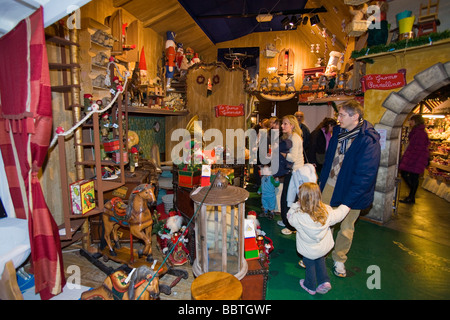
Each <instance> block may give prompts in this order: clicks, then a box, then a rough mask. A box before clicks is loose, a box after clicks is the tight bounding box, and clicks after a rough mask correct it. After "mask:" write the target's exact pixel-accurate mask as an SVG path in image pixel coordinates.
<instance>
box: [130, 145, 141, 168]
mask: <svg viewBox="0 0 450 320" xmlns="http://www.w3.org/2000/svg"><path fill="white" fill-rule="evenodd" d="M138 165H139V151H138V149H137V148H136V147H132V148H131V150H130V172H134V171H135V169H136V167H137V166H138Z"/></svg>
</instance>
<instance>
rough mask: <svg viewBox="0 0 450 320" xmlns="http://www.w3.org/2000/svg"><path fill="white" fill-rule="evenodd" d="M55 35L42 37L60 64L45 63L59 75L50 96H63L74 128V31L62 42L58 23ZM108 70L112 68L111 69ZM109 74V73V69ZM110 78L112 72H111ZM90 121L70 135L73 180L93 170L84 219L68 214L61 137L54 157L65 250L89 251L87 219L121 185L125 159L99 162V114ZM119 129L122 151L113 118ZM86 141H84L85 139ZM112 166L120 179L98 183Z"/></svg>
mask: <svg viewBox="0 0 450 320" xmlns="http://www.w3.org/2000/svg"><path fill="white" fill-rule="evenodd" d="M55 30H56V35H46V41H47V42H52V43H55V44H56V45H58V46H59V47H60V58H61V62H60V63H51V62H50V63H49V69H50V70H57V71H61V79H62V84H61V85H56V86H52V88H51V90H52V92H60V93H63V95H64V96H63V99H64V108H65V110H72V113H73V122H74V124H76V123H79V122H80V120H81V119H82V117H81V110H82V105H81V104H80V101H81V99H80V65H79V64H78V50H79V44H78V43H77V42H78V36H77V30H76V29H71V30H69V31H68V34H69V36H70V40H67V39H66V34H67V30H65V27H64V25H63V24H62V23H57V24H55ZM67 47H68V49H69V52H70V56H69V58H70V60H69V59H68V58H67V54H66V49H67ZM111 69H112V68H111ZM67 70H69V73H70V77H71V81H69V79H68V75H67ZM112 70H113V69H112ZM112 75H114V72H112ZM122 99H123V97H122V94H120V95H119V97H118V99H117V102H116V106H115V107H113V108H112V110H113V112H114V113H115V111H116V110H117V109H118V110H122V109H123V108H122ZM126 109H127V108H125V110H126ZM91 120H92V121H89V124H83V125H82V126H80V127H78V128H77V129H76V130H75V133H74V146H75V153H76V159H77V160H76V162H75V167H76V171H77V174H76V177H77V180H83V179H85V172H86V170H85V168H86V167H93V170H94V173H95V176H94V177H89V178H92V179H94V186H95V191H96V199H95V200H96V207H95V208H94V209H92V210H90V211H89V212H87V213H86V214H84V215H81V214H72V208H71V198H70V194H69V188H70V187H69V186H70V183H69V179H68V171H67V164H66V150H65V136H63V135H60V136H58V154H59V163H60V178H61V193H62V210H63V214H64V222H63V223H62V224H61V225H60V226H59V227H58V228H59V229H60V231H62V230H63V232H60V233H61V234H60V240H61V247H66V246H68V245H70V244H72V243H74V242H76V241H78V240H80V239H81V240H82V246H83V249H85V250H88V249H89V247H90V235H89V217H91V216H94V215H98V214H100V213H102V212H103V210H104V198H103V194H104V192H107V191H110V190H114V189H116V188H118V187H120V186H122V185H124V184H125V174H124V172H125V170H124V166H125V159H124V156H123V153H122V152H121V155H120V163H119V164H117V163H114V162H113V161H105V160H101V151H100V150H101V141H100V125H99V113H96V112H95V113H93V115H92V117H91ZM115 121H117V122H116V123H117V125H118V128H119V130H118V131H119V136H118V140H119V148H120V150H124V139H123V137H124V134H125V133H124V130H123V128H122V117H117V118H115ZM85 128H90V129H92V132H93V136H91V135H88V136H89V137H90V139H88V140H89V141H83V129H85ZM85 140H87V139H85ZM86 148H90V149H93V154H94V157H93V159H92V160H89V159H86V158H85V152H84V151H85V149H86ZM104 165H108V166H111V165H114V166H117V165H119V166H120V178H119V179H117V180H116V181H104V180H102V166H104Z"/></svg>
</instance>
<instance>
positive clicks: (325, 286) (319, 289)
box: [316, 282, 331, 294]
mask: <svg viewBox="0 0 450 320" xmlns="http://www.w3.org/2000/svg"><path fill="white" fill-rule="evenodd" d="M330 289H331V284H330V283H329V282H324V283H322V284H320V285H319V286H318V287H317V288H316V292H317V293H320V294H325V293H327V292H328V291H330Z"/></svg>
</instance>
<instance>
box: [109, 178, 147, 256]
mask: <svg viewBox="0 0 450 320" xmlns="http://www.w3.org/2000/svg"><path fill="white" fill-rule="evenodd" d="M148 202H150V205H151V206H153V205H155V204H156V195H155V185H153V184H141V185H138V186H137V187H136V188H134V190H133V192H132V193H131V196H130V199H129V200H128V205H126V204H125V203H124V202H122V199H120V198H118V197H114V198H112V199H111V200H110V201H109V202H107V203H106V204H105V210H104V212H103V216H102V220H103V225H104V227H105V235H104V239H105V241H106V243H107V245H108V247H109V254H110V255H111V256H116V255H117V254H116V252H115V251H114V248H113V246H112V244H111V233H112V234H113V239H114V244H115V247H116V248H118V249H119V248H120V243H119V237H118V235H117V230H118V229H119V227H125V228H129V229H130V234H131V235H133V236H135V237H136V238H139V239H141V240H142V241H144V244H145V247H144V249H143V250H142V252H139V255H140V256H141V255H145V256H147V259H146V260H147V261H148V262H153V256H152V227H153V218H152V214H151V212H150V209H149V208H148Z"/></svg>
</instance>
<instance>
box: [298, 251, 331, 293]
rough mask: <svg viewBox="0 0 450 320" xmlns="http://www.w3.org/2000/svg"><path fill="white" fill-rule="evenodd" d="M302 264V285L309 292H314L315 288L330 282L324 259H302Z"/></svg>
mask: <svg viewBox="0 0 450 320" xmlns="http://www.w3.org/2000/svg"><path fill="white" fill-rule="evenodd" d="M303 263H304V264H305V267H306V273H305V282H304V283H303V285H304V286H305V287H307V288H308V289H309V290H313V291H316V288H317V286H319V285H321V284H322V283H324V282H330V277H329V276H328V273H327V268H326V266H325V257H321V258H318V259H315V260H311V259H308V258H306V257H303Z"/></svg>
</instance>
